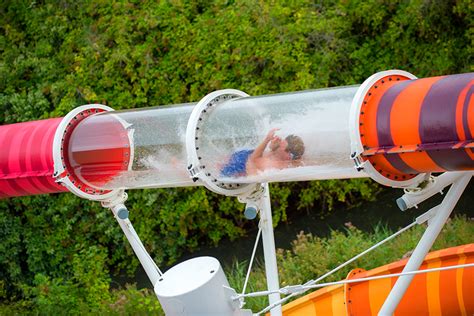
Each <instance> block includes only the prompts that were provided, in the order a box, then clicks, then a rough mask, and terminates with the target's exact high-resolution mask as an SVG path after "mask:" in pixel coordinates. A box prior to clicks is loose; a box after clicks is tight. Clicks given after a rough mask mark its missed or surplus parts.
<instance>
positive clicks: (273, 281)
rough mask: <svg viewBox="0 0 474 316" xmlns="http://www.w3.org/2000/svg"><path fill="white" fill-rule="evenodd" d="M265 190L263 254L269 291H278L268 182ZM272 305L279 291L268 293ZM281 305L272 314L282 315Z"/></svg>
mask: <svg viewBox="0 0 474 316" xmlns="http://www.w3.org/2000/svg"><path fill="white" fill-rule="evenodd" d="M263 186H264V191H263V194H262V196H261V197H260V199H259V201H258V204H259V207H260V219H261V228H262V243H263V255H264V258H265V274H266V277H267V287H268V290H269V291H278V290H279V288H280V282H279V281H278V267H277V260H276V250H275V237H274V235H273V220H272V207H271V203H270V190H269V189H268V184H267V183H266V184H264V185H263ZM268 299H269V302H270V305H271V304H273V303H275V302H277V301H279V300H280V294H279V293H273V294H269V295H268ZM281 314H282V312H281V305H278V306H276V307H274V308H272V309H271V310H270V315H271V316H281Z"/></svg>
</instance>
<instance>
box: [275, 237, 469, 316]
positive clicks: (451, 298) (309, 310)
mask: <svg viewBox="0 0 474 316" xmlns="http://www.w3.org/2000/svg"><path fill="white" fill-rule="evenodd" d="M407 261H408V259H403V260H400V261H397V262H394V263H391V264H388V265H385V266H382V267H379V268H376V269H373V270H370V271H365V270H363V269H354V270H352V271H351V272H350V273H349V275H348V276H347V279H355V278H357V279H358V278H365V277H371V276H379V275H384V274H392V273H400V272H402V270H403V268H404V267H405V264H406V263H407ZM467 263H474V244H468V245H463V246H458V247H453V248H448V249H443V250H439V251H435V252H432V253H429V254H428V255H427V256H426V258H425V260H424V262H423V264H422V266H421V267H420V270H423V269H432V268H438V267H447V266H453V265H460V264H467ZM397 279H398V278H397V277H393V278H386V279H379V280H371V281H366V282H359V283H351V284H344V285H335V286H330V287H327V288H322V289H320V290H317V291H315V292H313V293H310V294H308V295H306V296H303V297H301V298H299V299H297V300H295V301H293V302H291V303H289V304H286V305H285V306H283V315H285V316H302V315H304V316H320V315H324V316H330V315H354V316H356V315H364V316H366V315H377V313H378V311H379V310H380V308H381V307H382V305H383V303H384V301H385V299H386V298H387V296H388V294H389V293H390V290H391V289H392V287H393V286H394V284H395V282H396V281H397ZM473 293H474V269H473V268H466V269H452V270H446V271H437V272H430V273H426V274H418V275H415V277H414V278H413V281H412V283H411V284H410V287H409V288H408V290H407V292H406V293H405V296H404V297H403V299H402V300H401V302H400V304H399V305H398V307H397V309H396V311H395V316H401V315H473V314H474V300H473V297H472V295H473Z"/></svg>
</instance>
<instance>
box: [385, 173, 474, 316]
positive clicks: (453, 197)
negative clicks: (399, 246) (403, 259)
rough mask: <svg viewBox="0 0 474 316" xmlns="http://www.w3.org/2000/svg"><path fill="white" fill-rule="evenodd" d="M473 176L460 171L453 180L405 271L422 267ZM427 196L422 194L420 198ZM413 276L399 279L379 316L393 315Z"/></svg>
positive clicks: (440, 184)
mask: <svg viewBox="0 0 474 316" xmlns="http://www.w3.org/2000/svg"><path fill="white" fill-rule="evenodd" d="M472 176H473V173H472V172H460V173H458V177H457V178H454V179H453V180H452V186H451V188H450V189H449V191H448V193H447V194H446V196H445V198H444V199H443V202H441V204H440V205H438V206H436V207H435V208H434V209H433V211H434V212H435V213H436V214H435V215H434V216H433V218H431V219H430V220H429V221H428V228H427V229H426V231H425V233H424V234H423V236H422V237H421V239H420V241H419V243H418V245H417V246H416V248H415V250H414V251H413V254H412V255H411V257H410V259H409V260H408V262H407V264H406V266H405V268H404V269H403V273H405V272H412V271H417V270H418V269H419V268H420V265H421V264H422V263H423V260H424V258H425V256H426V254H427V253H428V251H429V250H430V248H431V246H432V245H433V243H434V241H435V240H436V238H437V237H438V235H439V233H440V232H441V229H442V228H443V226H444V224H445V223H446V221H447V220H448V218H449V215H450V214H451V212H452V211H453V209H454V206H455V205H456V203H457V202H458V200H459V198H460V197H461V195H462V193H463V191H464V189H465V188H466V186H467V185H468V183H469V181H470V180H471V177H472ZM440 182H441V181H440ZM443 184H444V183H442V182H441V183H439V184H438V186H439V187H440V188H437V189H439V190H438V192H439V191H441V190H442V188H443V187H442V185H443ZM434 186H435V187H436V186H437V184H436V183H435V184H434ZM430 190H433V188H431V189H430ZM425 198H426V197H425V196H423V195H420V200H423V199H425ZM414 205H416V203H414ZM413 277H414V275H403V276H401V277H400V278H399V279H398V280H397V282H396V283H395V286H394V287H393V288H392V290H391V291H390V294H389V295H388V297H387V299H386V300H385V302H384V304H383V306H382V308H381V309H380V311H379V314H378V315H379V316H386V315H393V313H394V312H395V309H396V308H397V306H398V304H399V303H400V301H401V299H402V298H403V295H404V294H405V292H406V290H407V289H408V287H409V286H410V283H411V281H412V280H413Z"/></svg>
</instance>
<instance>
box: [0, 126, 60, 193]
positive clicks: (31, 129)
mask: <svg viewBox="0 0 474 316" xmlns="http://www.w3.org/2000/svg"><path fill="white" fill-rule="evenodd" d="M61 120H62V119H61V118H55V119H48V120H42V121H34V122H27V123H19V124H11V125H3V126H0V148H1V150H0V198H5V197H14V196H23V195H35V194H44V193H56V192H63V191H67V189H66V188H65V187H63V186H62V185H59V184H57V183H56V182H55V181H54V179H53V171H54V167H53V139H54V133H55V131H56V129H57V127H58V125H59V123H60V122H61Z"/></svg>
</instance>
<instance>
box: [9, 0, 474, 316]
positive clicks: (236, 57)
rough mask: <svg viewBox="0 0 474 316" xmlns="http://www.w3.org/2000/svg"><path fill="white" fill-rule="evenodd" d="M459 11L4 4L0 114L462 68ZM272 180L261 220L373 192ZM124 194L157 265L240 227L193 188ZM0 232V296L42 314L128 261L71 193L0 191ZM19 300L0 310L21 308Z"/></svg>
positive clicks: (59, 111)
mask: <svg viewBox="0 0 474 316" xmlns="http://www.w3.org/2000/svg"><path fill="white" fill-rule="evenodd" d="M471 7H472V6H471V3H470V2H469V1H467V0H461V1H456V2H454V1H441V0H439V1H421V0H418V1H396V2H393V1H380V0H371V1H360V2H358V1H342V2H337V1H316V2H314V1H293V2H292V1H290V2H288V1H283V0H278V1H272V2H271V3H270V2H264V1H250V0H242V1H225V0H215V1H192V2H190V1H180V0H174V1H141V2H133V3H129V2H125V1H117V2H110V1H86V0H80V1H69V0H64V1H42V2H31V1H30V2H27V1H3V2H2V3H1V4H0V16H1V20H2V24H1V25H0V56H1V57H0V78H1V80H0V124H8V123H15V122H23V121H28V120H34V119H44V118H49V117H58V116H62V115H65V114H66V113H67V112H69V111H70V110H71V109H73V108H74V107H76V106H78V105H82V104H87V103H94V102H99V103H104V104H107V105H109V106H112V107H113V108H115V109H128V108H137V107H145V106H151V105H159V104H169V103H180V102H188V101H196V100H198V99H200V98H201V97H202V96H203V95H205V94H207V93H209V92H211V91H213V90H216V89H221V88H229V87H232V88H236V89H241V90H243V91H246V92H247V93H249V94H251V95H259V94H265V93H275V92H285V91H294V90H302V89H310V88H320V87H327V86H339V85H348V84H354V83H360V82H362V81H363V80H364V79H365V78H367V77H368V76H370V75H371V74H373V73H374V72H376V71H379V70H386V69H391V68H399V69H404V70H407V71H410V72H412V73H414V74H416V75H418V76H420V77H423V76H434V75H441V74H451V73H459V72H466V71H469V70H472V51H471V49H472V48H471V44H472V28H471V27H469V26H470V23H471V21H472V8H471ZM271 190H272V197H273V201H272V203H273V205H272V206H273V209H274V224H275V225H276V224H278V223H279V222H281V221H286V220H287V218H288V217H291V216H296V215H297V214H298V212H315V213H317V214H318V215H319V216H321V217H324V216H325V215H327V214H328V212H330V211H331V210H332V209H333V208H335V207H337V206H348V207H349V206H351V205H354V204H355V203H357V202H358V201H362V200H373V199H374V197H375V195H376V193H377V192H378V190H379V188H378V186H377V185H375V184H374V183H373V182H371V181H370V180H366V179H355V180H348V181H336V180H334V181H333V180H331V181H324V182H307V183H289V184H272V186H271ZM128 205H129V208H130V210H131V215H130V216H131V219H132V221H133V222H134V225H135V227H136V230H137V232H138V234H139V235H140V236H141V238H142V240H143V241H144V244H145V247H146V248H147V249H148V250H149V251H150V253H151V255H152V256H153V257H154V258H155V259H156V261H157V262H158V263H159V264H161V263H167V264H170V263H172V262H173V261H175V260H176V259H177V258H178V257H179V256H180V255H181V254H182V253H183V251H192V250H195V249H197V248H198V247H199V246H202V245H209V244H211V245H215V244H217V243H218V242H219V241H220V240H222V239H223V238H229V239H234V238H237V237H238V236H241V235H243V234H245V228H246V225H248V224H247V221H245V220H244V218H243V216H242V212H241V211H242V209H243V206H242V205H241V204H239V203H238V202H237V201H236V200H235V199H231V198H223V197H218V196H216V195H215V194H212V193H209V192H208V191H206V190H205V189H203V188H191V189H190V188H186V189H160V190H151V189H149V190H141V191H135V192H130V193H129V202H128ZM0 240H1V243H0V280H1V282H0V294H1V296H0V299H1V300H2V301H5V302H8V301H11V302H15V301H18V300H20V299H21V298H22V297H23V298H24V297H31V298H32V302H34V303H33V304H36V305H35V306H36V307H35V309H37V310H38V311H41V312H44V313H49V312H50V311H49V310H48V308H49V307H48V304H55V303H54V302H56V301H57V302H58V303H57V304H58V306H64V311H68V310H69V309H68V308H70V309H71V311H72V310H73V309H74V310H76V311H77V310H81V311H85V312H86V311H92V309H94V308H96V307H97V306H98V305H101V304H102V303H101V302H103V301H113V298H110V297H107V295H108V294H106V293H107V284H108V282H109V277H108V272H109V271H110V272H111V273H117V272H119V271H121V270H127V271H129V272H130V273H133V272H134V271H135V269H136V267H137V265H138V261H137V260H136V259H135V257H134V254H133V252H132V250H131V249H130V247H129V246H128V245H127V242H126V240H125V238H124V236H123V234H122V233H121V231H120V228H119V227H118V225H117V224H116V223H115V222H114V219H113V218H112V216H111V214H109V212H108V211H107V210H105V209H102V208H101V207H100V205H98V204H97V203H92V202H88V201H83V200H80V199H79V198H76V197H74V196H72V195H71V194H53V195H50V196H35V197H23V198H15V199H10V200H2V201H0ZM89 268H90V269H92V270H91V271H88V269H89ZM44 289H47V290H48V291H49V292H47V293H48V295H46V292H41V291H43V290H44ZM67 293H74V298H72V297H68V295H67ZM104 293H105V294H104ZM71 295H72V294H71ZM123 295H125V296H126V295H129V294H123ZM130 295H131V296H130V297H128V296H126V299H127V300H130V301H132V302H135V303H133V304H136V306H135V305H134V306H135V307H136V308H140V307H139V305H140V304H141V303H143V304H144V305H146V304H147V303H144V301H142V298H143V300H145V298H146V297H147V296H146V295H145V294H143V293H142V292H137V291H135V292H134V294H130ZM117 300H118V299H117ZM18 302H20V303H18V304H19V305H18V306H17V305H9V306H10V307H11V306H13V307H11V308H13V310H11V312H5V313H6V314H15V313H16V312H15V308H16V307H15V306H17V307H18V308H19V309H20V310H21V309H22V305H21V304H22V303H21V302H23V301H18ZM140 302H141V303H140ZM133 304H132V305H133ZM152 304H153V303H152ZM102 305H103V304H102ZM102 305H101V306H102ZM84 306H85V307H84ZM94 306H95V307H94ZM117 306H122V305H121V303H119V304H118V305H117ZM10 307H9V308H10ZM2 308H3V307H2ZM117 308H118V309H117V313H118V314H121V313H122V311H121V310H120V308H119V307H117ZM124 308H125V307H124ZM0 313H3V311H2V310H0ZM124 313H128V312H127V311H125V312H124Z"/></svg>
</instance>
